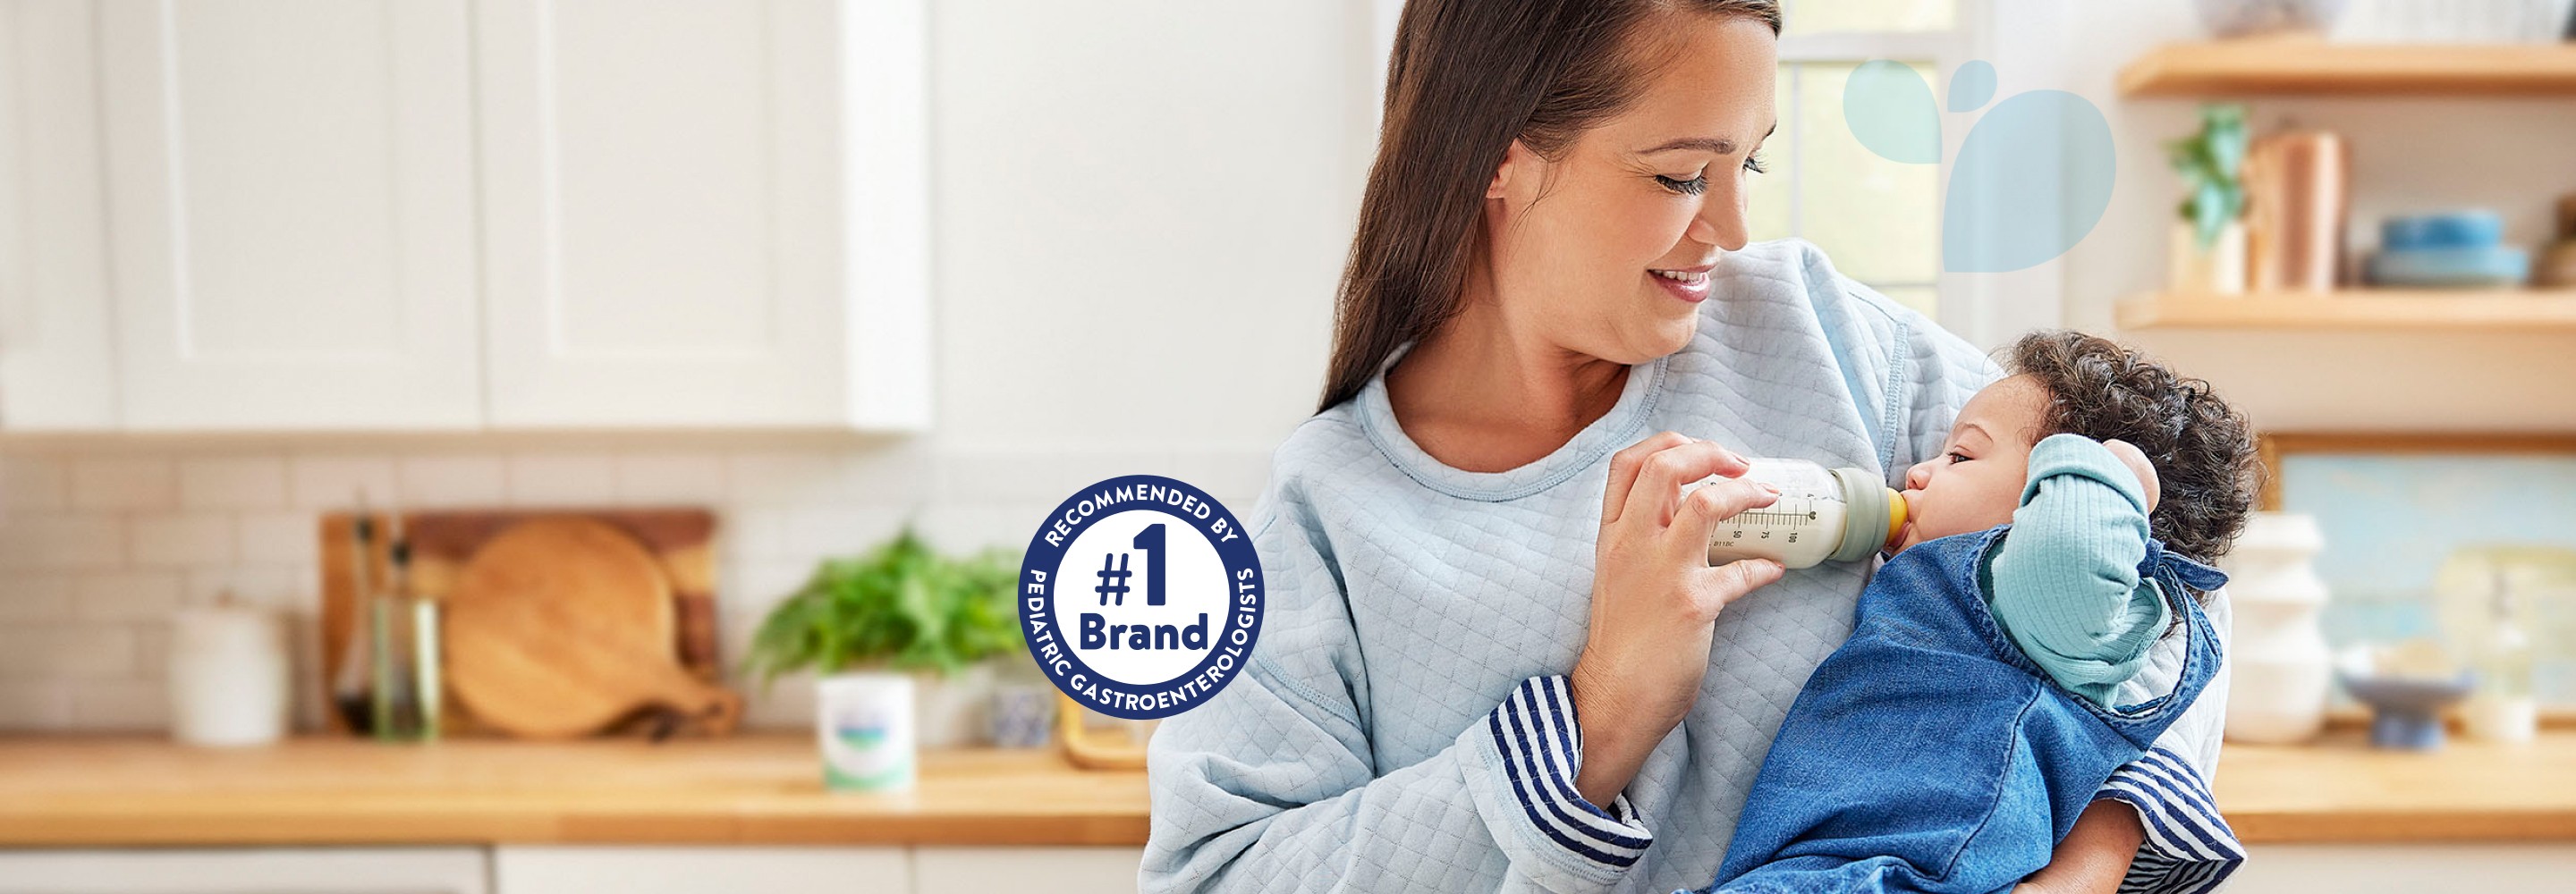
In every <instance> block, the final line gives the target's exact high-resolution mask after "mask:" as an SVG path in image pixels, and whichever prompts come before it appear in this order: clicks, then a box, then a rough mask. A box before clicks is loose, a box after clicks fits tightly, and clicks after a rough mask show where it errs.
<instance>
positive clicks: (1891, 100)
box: [1843, 59, 1941, 165]
mask: <svg viewBox="0 0 2576 894" xmlns="http://www.w3.org/2000/svg"><path fill="white" fill-rule="evenodd" d="M1843 123H1844V124H1845V125H1848V126H1849V127H1850V128H1851V132H1852V136H1854V137H1856V138H1858V139H1859V140H1860V144H1861V145H1862V146H1865V147H1868V149H1869V151H1871V152H1874V153H1877V154H1878V156H1879V157H1881V158H1885V159H1887V160H1889V161H1896V162H1904V163H1907V164H1926V165H1928V164H1938V163H1940V161H1941V112H1940V107H1939V106H1937V105H1935V104H1934V103H1933V102H1932V86H1931V85H1930V84H1926V83H1924V82H1923V75H1921V74H1920V73H1917V72H1916V71H1915V70H1914V69H1913V68H1912V67H1910V66H1907V65H1905V64H1903V63H1900V62H1891V61H1888V60H1885V59H1872V60H1870V61H1868V62H1864V63H1861V65H1860V67H1859V68H1855V69H1852V73H1851V78H1850V80H1847V81H1844V82H1843Z"/></svg>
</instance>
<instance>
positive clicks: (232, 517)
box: [0, 438, 1267, 731]
mask: <svg viewBox="0 0 2576 894" xmlns="http://www.w3.org/2000/svg"><path fill="white" fill-rule="evenodd" d="M536 444H537V446H532V447H529V448H526V449H523V450H518V451H517V452H515V453H512V452H506V451H509V450H510V449H512V448H509V447H507V446H502V447H497V448H496V447H494V446H491V445H483V446H481V447H480V448H479V449H478V448H476V447H473V446H463V449H458V447H459V446H460V445H444V444H437V443H431V444H426V445H422V446H419V447H406V448H402V449H383V450H381V451H375V452H370V451H368V450H365V449H363V448H361V449H342V448H336V447H335V448H331V449H330V451H329V452H321V453H299V452H297V451H296V450H295V449H292V448H279V449H277V451H276V452H274V453H260V452H256V451H245V449H244V448H241V447H238V446H207V447H199V448H190V449H173V450H170V451H166V452H165V453H163V454H162V455H155V456H137V455H127V454H124V453H118V454H114V455H100V456H81V455H77V454H61V453H45V454H28V455H10V456H0V508H5V509H6V510H7V512H6V516H5V518H0V731H14V730H106V729H136V730H140V729H153V728H159V727H161V726H164V725H166V723H167V713H168V709H167V706H166V698H165V696H164V693H163V691H162V689H163V686H164V681H163V676H164V674H165V673H166V666H167V658H168V655H167V653H168V651H169V648H170V632H169V627H168V623H167V618H168V616H169V614H170V613H171V611H172V610H173V609H174V608H177V607H181V606H189V605H203V604H208V603H211V602H212V601H214V600H215V598H216V597H217V594H219V593H223V592H227V591H229V592H231V593H233V594H234V595H235V596H236V597H237V598H239V599H240V600H242V601H245V602H249V603H252V604H257V605H265V606H270V607H273V608H276V609H279V610H281V611H282V612H284V613H285V615H286V617H287V618H288V619H289V622H290V624H292V625H295V626H294V628H293V629H294V632H295V636H296V637H297V643H298V644H299V645H298V648H299V649H300V650H303V651H308V652H309V651H311V647H312V646H313V644H314V642H315V641H316V640H315V633H316V631H314V630H313V629H312V627H313V625H314V624H315V623H316V621H315V619H314V615H315V613H316V611H317V609H318V605H319V595H318V594H319V591H320V574H319V570H318V569H319V565H320V556H319V555H318V528H317V523H318V516H319V513H320V512H323V511H329V510H340V509H346V508H348V507H349V506H350V505H351V503H352V502H353V500H354V499H355V497H356V494H357V492H358V490H359V489H360V488H364V489H365V490H366V492H367V494H368V497H369V498H370V500H371V502H372V503H373V504H374V506H375V507H376V508H378V509H387V508H393V507H397V506H399V507H401V508H404V509H411V510H418V509H427V508H456V507H493V506H507V505H514V504H515V505H549V506H610V505H626V506H641V505H704V506H709V507H711V508H715V509H716V510H718V511H719V513H720V523H719V525H718V531H719V537H720V539H719V541H718V544H717V549H718V560H719V562H720V563H721V565H720V569H721V574H722V578H721V579H720V581H719V583H718V599H719V605H718V611H719V615H718V624H719V628H720V630H719V632H720V634H721V636H722V640H723V646H722V649H723V654H724V656H725V658H726V660H727V661H728V662H733V661H738V660H740V657H741V655H742V647H743V645H744V644H745V643H747V642H748V640H749V638H750V636H751V632H752V631H753V630H754V629H756V627H757V625H758V623H759V621H760V620H761V618H762V617H763V616H764V615H765V614H766V612H767V611H768V610H769V609H770V608H771V607H772V606H774V605H775V604H776V602H777V600H779V599H781V598H783V597H785V596H786V595H787V594H789V593H791V592H793V591H794V590H796V589H797V588H798V587H800V586H802V585H803V584H804V583H805V581H806V580H807V579H808V578H809V577H810V576H811V575H812V574H813V573H814V570H815V567H816V565H817V564H818V563H819V562H820V561H822V560H824V559H825V558H827V557H841V556H851V555H857V554H860V553H863V552H865V551H866V550H868V549H870V548H873V547H875V546H877V545H878V544H881V543H883V542H884V541H885V540H886V539H888V538H891V537H893V536H894V535H895V533H896V532H897V531H899V530H900V529H901V528H902V526H903V525H904V524H905V523H906V522H907V521H912V522H915V523H916V524H917V525H918V527H919V529H920V530H921V531H922V533H923V534H924V536H926V537H928V538H929V539H930V540H931V541H932V542H933V543H934V544H935V545H937V546H939V547H940V548H942V549H945V550H950V551H956V552H968V551H975V550H980V549H983V548H987V547H1000V548H1002V549H1004V550H1006V551H1016V550H1018V549H1020V548H1022V547H1024V546H1025V545H1026V544H1027V542H1028V538H1029V535H1030V533H1031V532H1032V531H1033V530H1034V529H1035V527H1036V526H1037V524H1038V523H1039V521H1040V519H1041V518H1042V517H1043V516H1044V515H1045V514H1046V513H1047V511H1048V510H1049V509H1050V508H1052V507H1053V506H1054V504H1055V503H1056V501H1058V500H1061V499H1063V498H1064V497H1065V496H1066V495H1067V494H1070V493H1072V492H1073V491H1074V490H1075V489H1077V488H1078V487H1079V486H1081V485H1086V484H1090V483H1092V482H1093V481H1096V480H1099V479H1101V478H1107V477H1111V476H1114V475H1124V474H1134V473H1153V474H1164V475H1172V476H1174V477H1178V478H1181V479H1183V480H1187V481H1190V482H1192V483H1195V484H1198V485H1200V486H1201V487H1204V488H1206V489H1208V490H1209V492H1210V493H1213V494H1216V495H1217V496H1218V498H1219V499H1223V500H1226V501H1227V502H1228V503H1229V504H1230V505H1234V506H1235V508H1236V510H1237V511H1238V512H1239V513H1240V512H1247V511H1249V509H1250V507H1249V501H1250V499H1251V495H1253V494H1257V492H1258V490H1259V487H1260V484H1261V482H1262V480H1263V479H1264V477H1265V476H1266V466H1267V459H1266V455H1259V454H1254V453H1251V452H1248V451H1240V450H1235V451H1218V450H1199V449H1181V450H1171V451H1164V450H1160V449H1155V448H1141V449H1128V450H1121V449H1098V450H1089V451H1078V452H1073V453H1057V452H1044V451H1034V450H1031V451H1022V450H1016V449H1013V448H1011V447H1009V446H1008V445H1000V446H990V447H982V446H979V447H973V448H961V447H957V446H954V445H949V446H935V445H934V444H933V443H932V442H930V441H927V440H924V439H917V438H915V439H893V440H880V441H871V442H863V443H853V444H848V445H844V446H812V445H811V443H810V442H804V441H777V442H770V443H765V444H749V445H746V446H734V447H704V446H691V445H686V444H677V443H675V444H674V445H672V446H670V447H667V448H660V447H656V446H654V445H652V444H645V445H643V446H641V447H638V448H628V447H625V446H624V445H623V444H620V445H617V446H614V447H606V448H600V447H592V448H587V449H577V448H573V447H553V446H548V444H547V442H536ZM1239 500H1240V501H1241V502H1238V501H1239ZM299 654H301V653H299ZM302 662H303V666H302V667H300V668H299V669H298V678H297V680H296V687H297V692H298V693H299V696H298V698H299V700H300V702H301V704H300V705H299V709H300V715H299V716H302V717H305V718H306V721H305V722H306V723H307V724H310V723H313V722H315V720H316V719H317V718H318V717H319V715H318V713H316V711H318V709H319V707H320V702H321V699H320V698H319V697H318V695H317V693H319V692H320V685H321V682H320V681H319V680H318V678H316V677H315V673H316V672H315V671H314V670H313V669H312V667H311V665H312V664H313V662H312V661H311V660H310V659H309V657H308V658H306V659H302ZM745 695H746V696H748V697H749V698H750V700H751V701H750V704H751V708H750V711H749V714H748V721H749V722H750V723H752V724H753V725H755V726H757V725H771V726H802V725H804V724H806V723H809V722H810V718H811V713H812V710H813V708H812V705H813V700H812V695H811V676H810V675H803V674H799V675H794V676H791V677H788V678H785V679H782V680H781V681H780V683H779V685H778V687H777V688H776V689H774V690H772V691H770V692H769V693H767V694H762V693H760V692H758V691H756V690H754V689H750V688H748V687H746V691H745Z"/></svg>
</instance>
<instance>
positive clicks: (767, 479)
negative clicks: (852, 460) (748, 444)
mask: <svg viewBox="0 0 2576 894" xmlns="http://www.w3.org/2000/svg"><path fill="white" fill-rule="evenodd" d="M841 460H842V457H840V456H839V455H836V454H832V453H826V452H822V451H761V452H750V453H736V454H733V455H731V456H727V457H725V478H726V485H727V487H728V488H729V489H731V491H732V492H733V499H734V502H735V503H737V504H748V505H754V506H811V505H816V504H832V503H842V502H848V501H850V500H852V499H854V498H855V497H856V494H855V493H854V492H853V491H854V488H852V487H851V484H852V481H851V476H850V474H849V469H848V467H847V466H846V465H845V464H843V463H842V461H841Z"/></svg>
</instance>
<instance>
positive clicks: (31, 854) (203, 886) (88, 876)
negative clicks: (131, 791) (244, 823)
mask: <svg viewBox="0 0 2576 894" xmlns="http://www.w3.org/2000/svg"><path fill="white" fill-rule="evenodd" d="M487 878H488V874H487V869H486V867H485V864H484V855H483V849H481V848H474V847H416V848H406V847H383V848H291V849H290V848H221V849H207V850H35V851H0V894H198V892H218V891H221V892H239V891H262V892H271V894H486V892H487V891H489V890H490V887H489V885H488V884H487V883H486V879H487Z"/></svg>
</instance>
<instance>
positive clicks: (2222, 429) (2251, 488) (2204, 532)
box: [2004, 329, 2262, 562]
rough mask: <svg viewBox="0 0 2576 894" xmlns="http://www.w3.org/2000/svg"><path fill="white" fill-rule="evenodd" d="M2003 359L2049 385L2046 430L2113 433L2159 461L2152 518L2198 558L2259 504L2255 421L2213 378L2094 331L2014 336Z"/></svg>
mask: <svg viewBox="0 0 2576 894" xmlns="http://www.w3.org/2000/svg"><path fill="white" fill-rule="evenodd" d="M2010 353H2011V356H2010V357H2009V358H2008V359H2007V360H2006V361H2005V364H2004V365H2005V368H2006V369H2007V370H2008V371H2010V372H2012V373H2014V374H2017V375H2028V376H2030V377H2032V378H2035V379H2037V380H2038V381H2039V384H2040V385H2041V386H2042V387H2044V388H2047V389H2048V393H2049V402H2048V416H2047V418H2046V420H2045V421H2044V422H2043V424H2044V425H2045V426H2046V427H2047V430H2046V431H2043V432H2040V433H2039V434H2040V435H2041V436H2042V437H2045V436H2047V435H2052V434H2059V433H2063V432H2072V433H2075V434H2079V435H2083V436H2085V437H2088V438H2092V439H2094V440H2098V441H2107V440H2111V439H2113V438H2117V439H2120V440H2123V441H2127V442H2129V443H2131V444H2134V445H2136V446H2137V448H2138V450H2140V451H2141V452H2144V453H2145V454H2146V455H2147V459H2148V460H2149V461H2150V462H2153V463H2155V466H2156V478H2157V479H2158V483H2159V484H2160V485H2161V488H2160V490H2161V491H2162V494H2161V502H2159V503H2157V504H2156V511H2155V513H2154V514H2153V515H2151V516H2149V518H2148V527H2149V529H2150V531H2151V532H2152V533H2153V534H2154V535H2155V537H2156V539H2158V540H2162V541H2164V543H2165V548H2166V549H2170V550H2173V551H2174V552H2177V553H2180V554H2182V555H2184V556H2187V557H2190V558H2192V559H2196V560H2199V561H2202V562H2208V561H2213V560H2215V559H2217V558H2218V557H2219V556H2222V555H2225V554H2226V553H2227V549H2228V547H2230V546H2232V545H2234V544H2235V542H2236V535H2237V534H2239V533H2242V532H2243V531H2244V530H2245V519H2246V516H2247V515H2248V514H2250V513H2251V512H2252V511H2253V509H2254V493H2255V488H2256V487H2257V485H2258V484H2259V482H2260V477H2261V474H2262V465H2261V462H2260V458H2259V457H2258V455H2257V452H2256V449H2255V445H2254V426H2253V425H2252V424H2251V423H2249V422H2247V421H2246V420H2245V416H2244V414H2241V413H2238V412H2236V410H2234V409H2233V408H2230V407H2229V406H2228V405H2227V404H2226V402H2224V401H2221V400H2219V399H2218V393H2217V392H2216V391H2215V390H2213V389H2211V388H2210V385H2209V383H2208V382H2206V381H2203V380H2200V379H2191V378H2184V377H2181V376H2177V375H2174V373H2173V371H2172V370H2170V369H2166V368H2165V367H2164V365H2163V364H2161V363H2158V362H2156V361H2155V359H2154V358H2151V357H2148V356H2147V355H2145V354H2142V353H2140V352H2138V351H2136V350H2132V349H2130V348H2128V347H2125V346H2122V345H2121V344H2120V343H2119V342H2115V341H2112V340H2110V339H2107V338H2103V337H2101V336H2097V335H2086V334H2084V333H2081V332H2070V331H2066V330H2062V329H2061V330H2043V331H2039V332H2033V333H2031V334H2029V335H2025V336H2022V337H2021V340H2020V341H2017V342H2015V343H2013V346H2012V349H2011V352H2010Z"/></svg>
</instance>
